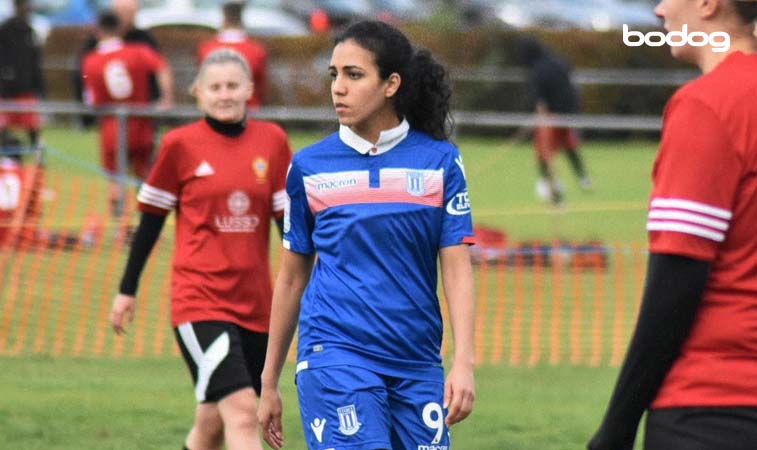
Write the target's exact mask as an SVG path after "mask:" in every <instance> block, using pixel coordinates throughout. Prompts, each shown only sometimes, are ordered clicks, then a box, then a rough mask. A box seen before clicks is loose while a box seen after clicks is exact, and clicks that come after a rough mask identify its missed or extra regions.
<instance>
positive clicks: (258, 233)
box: [111, 49, 291, 450]
mask: <svg viewBox="0 0 757 450" xmlns="http://www.w3.org/2000/svg"><path fill="white" fill-rule="evenodd" d="M192 93H193V94H194V95H195V96H196V97H197V101H198V105H199V108H200V109H201V110H202V111H203V112H204V113H205V118H204V119H202V120H199V121H197V122H194V123H192V124H189V125H186V126H182V127H179V128H177V129H175V130H172V131H171V132H169V133H167V134H166V136H165V138H164V139H163V142H162V145H161V150H160V154H159V156H158V161H157V163H156V164H155V167H154V168H153V169H152V172H151V173H150V176H149V177H148V179H147V181H146V182H145V184H144V185H143V186H142V188H141V189H140V191H139V195H138V203H139V208H140V210H141V211H142V218H141V221H140V224H139V228H138V229H137V232H136V235H135V237H134V241H133V244H132V247H131V252H130V254H129V260H128V263H127V266H126V270H125V273H124V276H123V278H122V280H121V286H120V291H119V292H120V293H119V294H118V295H117V296H116V297H115V299H114V300H113V309H112V312H111V324H112V326H113V329H114V330H115V331H116V333H118V334H122V333H123V332H124V331H125V322H127V321H131V320H132V318H133V315H134V304H135V293H136V290H137V281H138V278H139V275H140V273H141V271H142V268H143V267H144V265H145V261H146V259H147V257H148V255H149V252H150V250H151V249H152V247H153V245H154V243H155V241H156V239H157V238H158V235H159V233H160V231H161V229H162V227H163V224H164V222H165V217H166V215H167V214H168V213H169V212H170V211H172V210H175V211H176V215H177V217H176V248H175V251H174V260H173V274H172V276H173V280H172V292H171V322H172V325H173V326H174V327H175V331H176V338H177V340H178V342H179V345H180V347H181V350H182V354H183V355H184V359H185V360H186V363H187V365H188V366H189V368H190V371H191V373H192V378H193V380H194V383H195V396H196V398H197V402H198V404H197V410H196V417H195V423H194V426H193V427H192V430H191V431H190V433H189V436H188V437H187V440H186V448H187V449H189V450H200V449H203V450H204V449H220V448H222V446H223V443H224V441H225V442H226V448H228V449H234V450H237V449H261V448H262V443H261V441H260V438H259V436H258V432H257V419H256V417H255V394H256V393H257V394H259V393H260V372H261V370H262V366H263V361H264V359H265V349H266V342H267V333H268V321H269V315H270V307H271V283H270V269H269V262H268V259H269V258H268V242H269V230H270V222H271V219H275V220H276V223H277V224H278V225H279V228H280V229H281V218H282V217H283V213H284V205H285V203H286V192H285V190H284V188H285V179H286V170H287V167H288V166H289V162H290V160H291V150H290V148H289V144H288V141H287V136H286V134H285V133H284V131H283V130H282V129H281V128H279V127H278V126H277V125H274V124H272V123H268V122H260V121H254V120H248V119H246V117H245V103H246V102H247V99H248V98H249V97H250V95H252V83H251V75H250V68H249V67H248V66H247V63H246V62H245V60H244V58H243V57H242V56H241V55H240V54H239V53H237V52H235V51H233V50H229V49H221V50H217V51H215V52H213V53H211V54H210V55H209V56H208V57H207V58H206V59H205V60H204V62H203V64H202V65H201V66H200V69H199V73H198V74H197V78H196V79H195V81H194V84H193V85H192Z"/></svg>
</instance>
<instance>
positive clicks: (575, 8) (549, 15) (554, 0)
mask: <svg viewBox="0 0 757 450" xmlns="http://www.w3.org/2000/svg"><path fill="white" fill-rule="evenodd" d="M496 15H497V18H499V20H500V21H502V23H504V24H505V25H509V26H512V27H515V28H529V27H546V28H579V29H586V30H596V31H607V30H612V29H620V28H622V26H623V24H627V25H630V26H635V27H641V28H659V27H660V25H661V21H660V19H658V18H657V17H656V16H655V14H654V12H653V7H651V6H649V5H648V4H644V3H639V2H636V1H623V0H531V1H529V2H521V1H517V0H501V1H499V2H497V4H496Z"/></svg>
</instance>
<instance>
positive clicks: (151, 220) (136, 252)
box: [119, 212, 166, 295]
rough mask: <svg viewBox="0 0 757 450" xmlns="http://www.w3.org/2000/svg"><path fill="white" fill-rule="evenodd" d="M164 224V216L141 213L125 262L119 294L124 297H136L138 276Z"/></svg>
mask: <svg viewBox="0 0 757 450" xmlns="http://www.w3.org/2000/svg"><path fill="white" fill-rule="evenodd" d="M165 223H166V216H161V215H159V214H152V213H146V212H145V213H142V217H141V218H140V220H139V227H138V228H137V231H136V232H135V233H134V240H133V241H132V243H131V250H130V251H129V259H128V261H127V262H126V269H124V274H123V277H122V278H121V285H120V287H119V292H120V293H121V294H126V295H136V293H137V286H138V285H139V276H140V275H141V274H142V269H144V268H145V264H146V263H147V257H148V256H150V252H151V251H152V248H153V247H154V246H155V242H156V241H157V240H158V236H160V231H161V230H162V229H163V224H165Z"/></svg>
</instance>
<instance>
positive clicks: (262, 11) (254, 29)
mask: <svg viewBox="0 0 757 450" xmlns="http://www.w3.org/2000/svg"><path fill="white" fill-rule="evenodd" d="M145 3H146V4H147V5H148V6H145V7H143V8H140V10H139V11H138V12H137V16H136V17H135V20H134V21H135V25H136V26H137V27H138V28H154V27H158V26H163V25H196V26H201V27H207V28H212V29H218V28H219V27H220V26H221V23H222V21H223V15H222V13H221V4H222V2H221V1H212V0H211V1H209V0H152V1H149V2H145ZM242 21H243V22H244V26H245V28H246V29H247V31H248V32H249V33H250V34H252V35H253V36H303V35H306V34H308V33H309V30H308V27H307V26H306V25H305V24H304V23H302V21H300V20H299V19H297V18H296V17H294V16H292V15H290V14H287V13H285V12H283V11H280V10H277V9H276V8H274V7H273V5H270V4H266V2H264V1H260V0H258V1H255V0H253V1H249V2H248V3H247V5H246V6H245V8H244V13H243V16H242Z"/></svg>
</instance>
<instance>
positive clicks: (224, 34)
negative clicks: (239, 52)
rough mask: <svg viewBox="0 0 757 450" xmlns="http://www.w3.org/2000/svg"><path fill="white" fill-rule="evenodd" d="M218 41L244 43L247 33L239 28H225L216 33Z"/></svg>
mask: <svg viewBox="0 0 757 450" xmlns="http://www.w3.org/2000/svg"><path fill="white" fill-rule="evenodd" d="M217 37H218V40H219V41H221V42H227V43H237V42H244V40H245V38H246V37H247V33H245V32H244V30H240V29H239V28H226V29H223V30H221V31H219V32H218V35H217Z"/></svg>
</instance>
